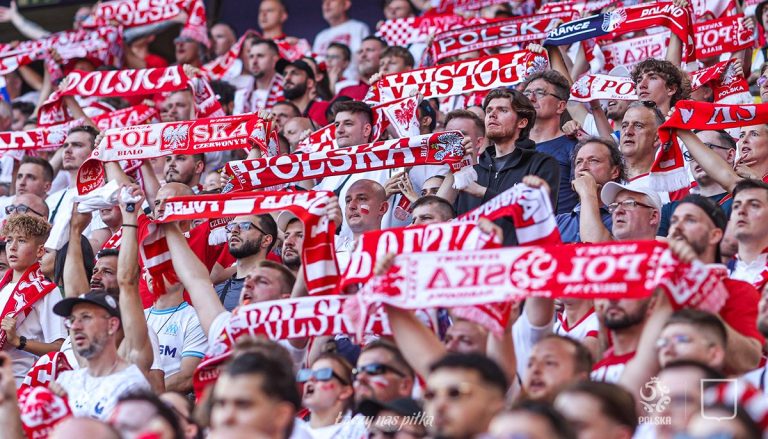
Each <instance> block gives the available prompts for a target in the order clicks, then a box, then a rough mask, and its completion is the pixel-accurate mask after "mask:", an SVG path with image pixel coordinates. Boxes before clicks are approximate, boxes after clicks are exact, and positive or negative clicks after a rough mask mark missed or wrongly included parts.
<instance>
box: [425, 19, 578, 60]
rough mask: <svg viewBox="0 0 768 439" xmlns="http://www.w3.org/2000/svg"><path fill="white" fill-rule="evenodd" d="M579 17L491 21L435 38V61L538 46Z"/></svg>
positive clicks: (441, 34)
mask: <svg viewBox="0 0 768 439" xmlns="http://www.w3.org/2000/svg"><path fill="white" fill-rule="evenodd" d="M576 16H578V13H574V12H554V13H550V14H537V15H530V16H526V17H515V18H509V19H505V20H501V21H498V20H494V21H491V22H488V23H483V24H478V25H475V26H469V27H461V28H459V29H455V30H448V31H444V32H441V33H439V34H437V35H436V36H435V38H434V40H433V41H432V49H431V50H432V57H433V58H434V60H435V61H440V60H443V59H445V58H448V57H451V56H456V55H461V54H464V53H467V52H472V51H475V50H485V49H492V48H496V47H505V46H512V45H515V44H521V43H529V42H539V41H541V40H543V39H544V38H546V37H547V34H548V33H549V32H550V31H552V30H553V29H554V28H555V27H556V26H557V25H558V24H559V23H561V22H563V21H566V22H568V21H570V20H572V19H573V18H575V17H576Z"/></svg>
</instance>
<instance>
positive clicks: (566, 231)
mask: <svg viewBox="0 0 768 439" xmlns="http://www.w3.org/2000/svg"><path fill="white" fill-rule="evenodd" d="M579 212H581V203H579V204H577V205H576V207H574V208H573V210H571V211H570V212H568V213H561V214H559V215H557V217H555V219H556V220H557V228H558V229H559V230H560V237H561V238H562V240H563V243H565V244H571V243H576V242H581V236H580V235H579ZM600 219H602V221H603V225H604V226H605V227H606V228H607V229H608V230H609V231H610V230H611V227H613V220H612V219H611V214H610V213H608V209H606V208H605V207H601V208H600Z"/></svg>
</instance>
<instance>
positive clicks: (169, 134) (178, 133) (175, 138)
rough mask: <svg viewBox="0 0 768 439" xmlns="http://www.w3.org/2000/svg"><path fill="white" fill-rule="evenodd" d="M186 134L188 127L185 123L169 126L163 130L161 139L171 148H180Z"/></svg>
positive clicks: (185, 140) (185, 138) (185, 139)
mask: <svg viewBox="0 0 768 439" xmlns="http://www.w3.org/2000/svg"><path fill="white" fill-rule="evenodd" d="M188 135H189V127H188V126H186V125H179V126H176V127H173V126H169V127H167V128H165V129H164V130H163V141H164V142H165V143H166V144H167V147H168V148H169V149H171V150H176V149H181V148H183V147H184V144H185V143H186V142H187V136H188Z"/></svg>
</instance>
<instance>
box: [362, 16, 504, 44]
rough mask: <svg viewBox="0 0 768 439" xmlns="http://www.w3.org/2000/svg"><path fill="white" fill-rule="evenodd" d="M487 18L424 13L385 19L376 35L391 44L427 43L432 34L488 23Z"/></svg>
mask: <svg viewBox="0 0 768 439" xmlns="http://www.w3.org/2000/svg"><path fill="white" fill-rule="evenodd" d="M489 21H491V20H490V19H486V18H476V17H469V18H467V17H463V16H461V15H451V14H446V15H424V16H421V17H408V18H397V19H395V20H384V21H381V22H379V24H378V25H377V27H376V36H378V37H380V38H383V39H384V40H385V41H386V42H387V43H389V45H390V46H403V47H405V46H408V45H409V44H413V43H426V42H427V40H428V39H429V37H430V35H435V34H438V33H440V32H443V31H446V30H449V29H454V28H456V27H462V26H472V25H475V24H481V23H487V22H489Z"/></svg>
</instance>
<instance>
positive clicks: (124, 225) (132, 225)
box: [123, 224, 139, 229]
mask: <svg viewBox="0 0 768 439" xmlns="http://www.w3.org/2000/svg"><path fill="white" fill-rule="evenodd" d="M123 227H133V228H134V229H138V228H139V226H137V225H136V224H123Z"/></svg>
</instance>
